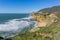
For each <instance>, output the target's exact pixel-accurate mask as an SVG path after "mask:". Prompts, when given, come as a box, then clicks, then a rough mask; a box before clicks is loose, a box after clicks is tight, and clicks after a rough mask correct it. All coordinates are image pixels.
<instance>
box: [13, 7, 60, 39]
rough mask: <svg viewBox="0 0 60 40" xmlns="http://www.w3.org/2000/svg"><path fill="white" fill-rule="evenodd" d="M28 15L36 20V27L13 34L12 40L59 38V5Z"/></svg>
mask: <svg viewBox="0 0 60 40" xmlns="http://www.w3.org/2000/svg"><path fill="white" fill-rule="evenodd" d="M30 16H32V17H33V18H32V19H31V20H33V21H37V24H36V26H37V27H36V28H33V29H31V30H27V31H25V32H23V33H21V34H19V35H17V36H15V37H14V38H13V40H57V39H58V40H60V39H59V37H60V6H54V7H51V8H45V9H42V10H39V11H37V12H32V13H31V14H30ZM58 32H59V33H58ZM57 37H58V38H57Z"/></svg>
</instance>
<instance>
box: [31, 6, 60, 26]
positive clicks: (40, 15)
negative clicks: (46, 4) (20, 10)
mask: <svg viewBox="0 0 60 40" xmlns="http://www.w3.org/2000/svg"><path fill="white" fill-rule="evenodd" d="M59 8H60V6H55V7H52V8H45V9H42V10H40V11H37V12H33V13H32V14H31V16H33V18H32V20H35V21H37V22H38V23H37V27H47V26H49V25H51V24H52V23H56V22H57V21H58V19H59V18H60V16H59V15H60V12H59V11H60V9H59Z"/></svg>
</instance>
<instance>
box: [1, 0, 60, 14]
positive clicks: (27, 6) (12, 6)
mask: <svg viewBox="0 0 60 40" xmlns="http://www.w3.org/2000/svg"><path fill="white" fill-rule="evenodd" d="M56 5H60V0H0V13H31V12H32V11H38V10H40V9H43V8H47V7H51V6H56Z"/></svg>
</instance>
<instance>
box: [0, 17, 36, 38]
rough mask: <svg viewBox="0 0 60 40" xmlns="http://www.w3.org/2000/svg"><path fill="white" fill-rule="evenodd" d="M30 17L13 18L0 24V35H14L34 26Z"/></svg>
mask: <svg viewBox="0 0 60 40" xmlns="http://www.w3.org/2000/svg"><path fill="white" fill-rule="evenodd" d="M30 19H31V17H27V18H22V19H13V20H10V21H9V22H6V23H5V24H0V36H1V37H4V38H9V37H14V36H15V35H17V34H19V33H21V32H22V31H24V30H26V29H31V28H33V27H34V26H35V23H36V22H35V21H30Z"/></svg>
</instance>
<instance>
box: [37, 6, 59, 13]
mask: <svg viewBox="0 0 60 40" xmlns="http://www.w3.org/2000/svg"><path fill="white" fill-rule="evenodd" d="M38 12H44V13H46V12H48V13H53V12H60V6H53V7H50V8H44V9H41V10H39V11H38Z"/></svg>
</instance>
